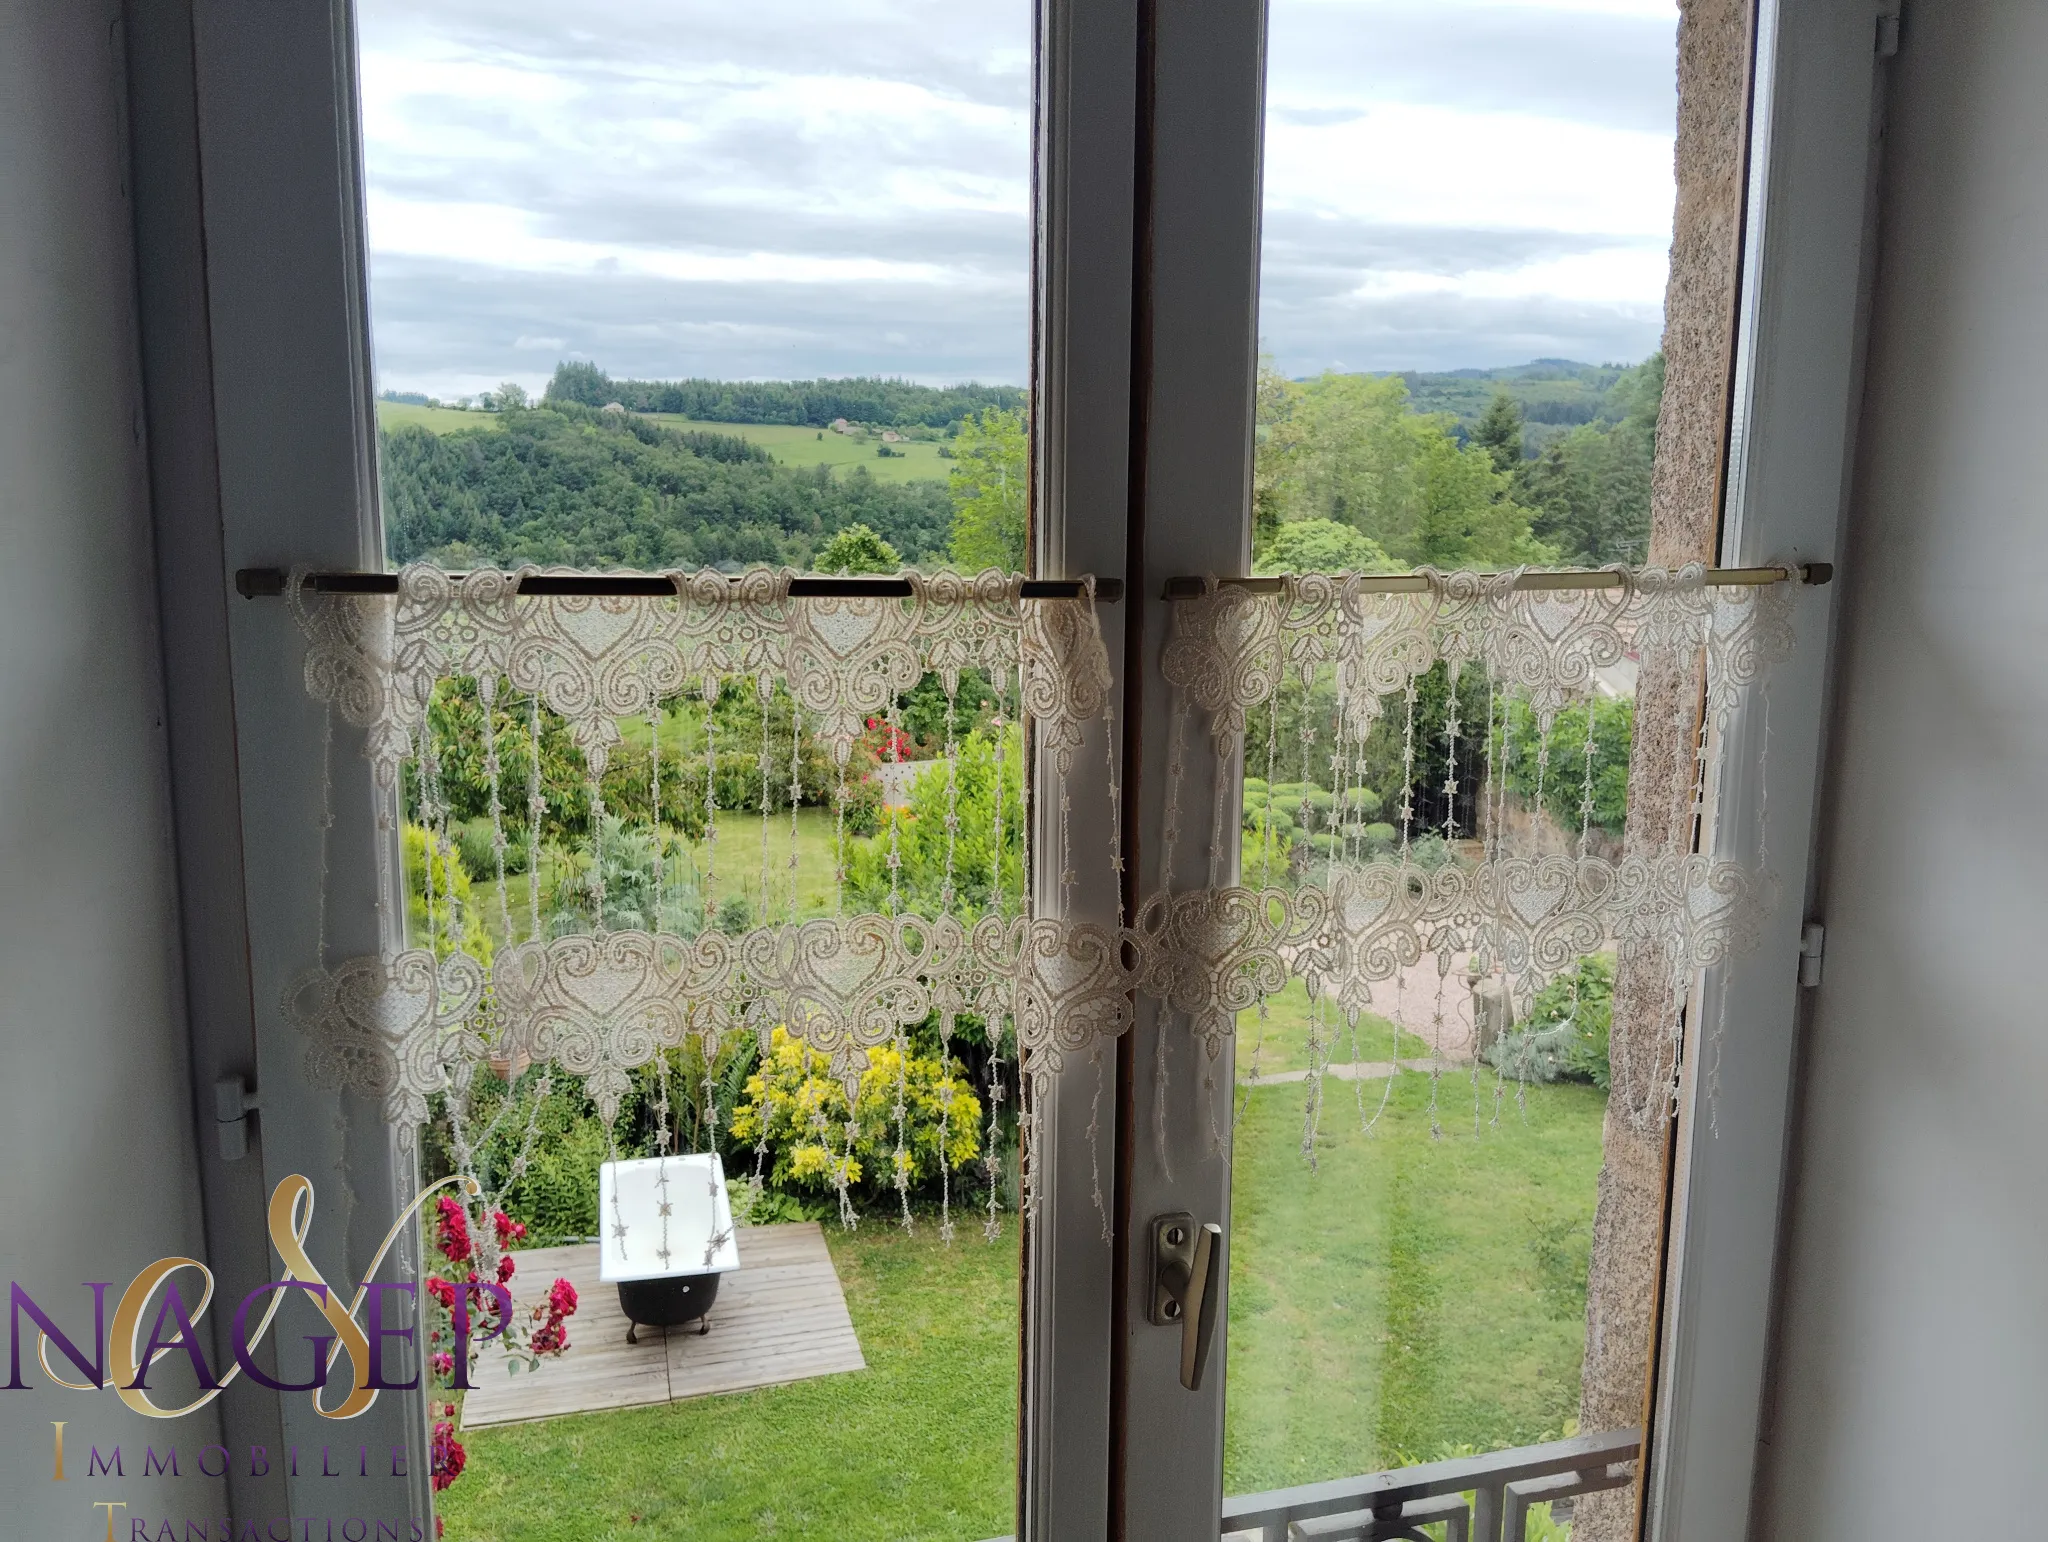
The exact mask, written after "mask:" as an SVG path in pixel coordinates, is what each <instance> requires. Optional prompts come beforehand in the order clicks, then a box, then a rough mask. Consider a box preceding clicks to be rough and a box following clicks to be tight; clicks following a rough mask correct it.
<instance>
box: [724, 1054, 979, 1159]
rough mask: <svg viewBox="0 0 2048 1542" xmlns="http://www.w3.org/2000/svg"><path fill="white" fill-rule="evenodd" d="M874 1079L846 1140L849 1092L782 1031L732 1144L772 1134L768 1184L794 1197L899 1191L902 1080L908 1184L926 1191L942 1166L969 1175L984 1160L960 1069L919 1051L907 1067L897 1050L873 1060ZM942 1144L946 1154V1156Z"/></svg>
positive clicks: (867, 1076) (752, 1085)
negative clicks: (842, 1187)
mask: <svg viewBox="0 0 2048 1542" xmlns="http://www.w3.org/2000/svg"><path fill="white" fill-rule="evenodd" d="M867 1058H868V1065H867V1069H866V1070H865V1071H864V1072H862V1073H861V1079H860V1088H859V1092H858V1094H857V1096H856V1097H855V1100H854V1106H853V1110H852V1123H853V1126H854V1128H853V1132H852V1140H851V1143H850V1149H849V1142H848V1137H847V1129H846V1126H847V1122H848V1110H847V1106H846V1089H845V1088H844V1087H843V1086H841V1085H840V1082H839V1079H838V1078H837V1077H835V1076H833V1075H832V1074H831V1069H830V1067H829V1066H828V1065H827V1064H826V1062H825V1061H824V1060H823V1059H822V1058H821V1057H819V1056H818V1055H816V1054H814V1053H813V1052H812V1051H811V1050H810V1048H809V1047H808V1046H807V1045H805V1044H802V1043H800V1042H799V1041H798V1040H796V1039H793V1038H791V1037H790V1035H789V1031H788V1030H787V1029H786V1028H777V1029H776V1030H775V1031H774V1033H773V1035H772V1036H771V1040H770V1043H769V1048H768V1053H767V1055H766V1056H765V1057H764V1059H763V1060H762V1063H761V1064H760V1065H759V1066H758V1067H757V1068H756V1069H755V1071H754V1074H753V1075H752V1076H750V1077H748V1078H747V1091H746V1097H745V1099H744V1101H742V1102H741V1103H740V1105H739V1107H738V1108H737V1109H736V1110H734V1113H733V1121H732V1139H733V1142H734V1144H735V1145H736V1146H752V1145H754V1144H755V1143H756V1142H757V1141H758V1140H759V1139H760V1138H761V1135H762V1131H763V1126H764V1124H765V1126H766V1133H767V1141H768V1153H769V1162H770V1169H769V1173H768V1178H769V1181H770V1182H771V1183H772V1184H773V1186H774V1187H775V1188H777V1189H779V1190H781V1191H783V1192H785V1193H791V1192H793V1193H811V1194H821V1195H822V1194H828V1193H831V1192H833V1191H835V1190H836V1189H837V1188H838V1187H839V1186H840V1184H841V1182H844V1184H845V1185H846V1187H848V1188H854V1189H860V1188H864V1189H867V1190H869V1191H870V1192H880V1191H884V1190H887V1189H891V1188H894V1187H895V1174H896V1171H897V1154H896V1144H897V1138H898V1124H897V1115H896V1107H897V1102H896V1100H897V1094H898V1081H899V1078H900V1079H901V1084H902V1085H901V1092H902V1097H903V1105H902V1106H903V1117H902V1132H901V1133H902V1141H903V1156H902V1177H903V1179H904V1181H905V1183H906V1184H907V1185H908V1187H910V1188H912V1189H919V1188H922V1187H923V1186H924V1184H925V1183H927V1182H928V1181H930V1180H932V1179H935V1178H936V1177H937V1176H938V1171H939V1165H940V1163H941V1162H942V1161H943V1162H944V1164H945V1165H946V1166H947V1167H948V1168H949V1169H952V1170H955V1171H957V1170H959V1169H961V1168H964V1167H966V1166H967V1165H968V1164H969V1163H970V1162H972V1161H973V1160H974V1159H975V1158H976V1157H977V1156H979V1155H980V1153H981V1100H980V1099H979V1098H977V1097H975V1095H974V1094H973V1092H972V1091H970V1090H969V1088H968V1085H967V1082H966V1080H965V1078H964V1077H962V1076H961V1075H960V1074H959V1073H958V1068H957V1066H955V1065H953V1064H951V1063H949V1064H948V1065H947V1067H946V1068H945V1069H943V1070H942V1069H941V1067H940V1064H939V1061H938V1060H937V1059H936V1058H926V1057H924V1056H920V1055H918V1054H916V1053H915V1052H914V1051H913V1052H912V1053H911V1054H910V1055H909V1056H908V1057H907V1058H906V1057H905V1056H903V1055H900V1054H898V1052H897V1051H896V1050H895V1048H893V1047H892V1046H889V1045H883V1046H880V1047H878V1048H875V1049H871V1050H869V1051H868V1052H867ZM942 1136H943V1142H944V1149H943V1151H942V1150H941V1140H942Z"/></svg>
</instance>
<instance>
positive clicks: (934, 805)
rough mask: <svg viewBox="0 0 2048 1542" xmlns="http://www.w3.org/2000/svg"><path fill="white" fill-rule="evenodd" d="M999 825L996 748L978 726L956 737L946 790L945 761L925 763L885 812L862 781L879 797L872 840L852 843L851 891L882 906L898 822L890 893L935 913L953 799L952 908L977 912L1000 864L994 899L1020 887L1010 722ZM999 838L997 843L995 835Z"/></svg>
mask: <svg viewBox="0 0 2048 1542" xmlns="http://www.w3.org/2000/svg"><path fill="white" fill-rule="evenodd" d="M1001 753H1002V757H1003V759H1002V773H1001V774H1002V793H1003V807H1002V829H1001V830H1000V831H998V830H997V828H996V799H995V794H996V776H997V767H996V755H997V746H996V743H995V739H994V736H993V735H992V734H988V733H984V732H982V731H980V730H978V729H977V730H976V731H975V732H973V733H971V734H969V735H967V736H966V737H965V738H964V739H962V740H961V741H960V748H959V755H958V757H957V773H958V777H959V782H958V786H957V789H956V790H955V792H954V793H953V794H951V795H950V796H951V803H950V805H949V801H948V799H949V794H948V791H947V787H946V763H945V762H944V761H943V760H935V761H932V762H930V763H929V764H928V765H927V766H926V767H925V769H924V770H922V771H920V772H919V773H918V774H917V775H916V776H914V777H912V778H911V782H910V786H909V788H908V790H907V791H906V793H905V797H906V799H907V804H906V806H905V807H902V808H895V809H890V810H888V811H887V817H886V819H885V818H884V817H883V812H882V810H881V809H880V807H879V800H880V796H881V789H880V788H879V787H878V786H876V785H875V784H873V783H864V784H862V785H863V786H864V787H866V788H867V789H868V790H869V791H871V792H872V793H873V794H874V796H875V798H876V800H877V805H876V809H875V817H874V822H873V824H871V825H870V826H869V827H868V832H865V833H868V834H870V835H871V838H870V839H867V840H863V841H861V842H860V843H859V844H853V843H849V845H848V850H847V854H846V887H847V895H848V898H850V899H852V900H853V901H855V902H856V903H858V904H860V905H862V906H864V907H867V908H870V909H875V910H881V909H884V908H886V906H887V905H888V902H889V896H890V894H891V892H892V885H891V884H890V882H889V874H890V869H889V865H888V864H889V856H890V840H889V836H890V826H891V825H893V826H894V829H895V837H896V839H895V854H896V856H897V858H898V860H899V862H900V864H901V865H900V866H899V867H898V868H897V869H896V870H895V871H896V883H895V884H894V886H893V892H894V893H896V894H898V895H899V896H900V897H901V899H902V901H903V906H904V908H905V909H906V910H909V911H912V912H914V913H916V914H918V915H923V916H936V915H938V914H939V912H940V911H941V909H942V908H944V907H943V904H942V901H943V898H944V894H945V886H946V849H947V840H946V814H947V810H948V807H949V806H950V807H951V808H952V809H953V810H954V812H955V815H956V817H957V820H958V828H957V830H956V831H955V834H954V839H953V842H952V850H953V903H952V909H953V912H954V914H956V915H959V916H963V917H971V916H977V915H979V914H980V913H981V912H982V910H983V909H985V908H986V907H987V905H988V904H989V902H990V899H991V897H992V896H991V890H992V888H996V885H995V882H994V878H995V870H996V868H997V866H998V863H1000V867H1001V884H1000V887H999V890H998V892H996V893H995V894H994V896H993V897H994V898H995V899H996V900H997V901H998V902H1000V903H1002V904H1003V905H1004V906H1005V907H1007V906H1009V905H1012V904H1014V903H1015V902H1014V900H1013V899H1012V898H1010V896H1014V895H1015V894H1016V893H1017V892H1018V890H1019V889H1020V888H1021V887H1022V886H1023V867H1022V865H1021V864H1022V862H1023V852H1024V800H1023V797H1022V795H1021V794H1022V790H1023V787H1024V741H1023V736H1022V735H1021V734H1019V732H1018V731H1017V729H1016V727H1015V726H1014V725H1012V726H1010V727H1006V728H1005V729H1004V730H1003V742H1002V747H1001ZM846 825H847V832H848V833H849V834H862V833H864V832H862V831H860V830H859V829H858V827H857V826H856V824H855V821H854V817H853V810H852V809H851V807H849V809H848V811H847V820H846ZM998 841H1000V842H1001V846H1000V849H998V845H997V842H998Z"/></svg>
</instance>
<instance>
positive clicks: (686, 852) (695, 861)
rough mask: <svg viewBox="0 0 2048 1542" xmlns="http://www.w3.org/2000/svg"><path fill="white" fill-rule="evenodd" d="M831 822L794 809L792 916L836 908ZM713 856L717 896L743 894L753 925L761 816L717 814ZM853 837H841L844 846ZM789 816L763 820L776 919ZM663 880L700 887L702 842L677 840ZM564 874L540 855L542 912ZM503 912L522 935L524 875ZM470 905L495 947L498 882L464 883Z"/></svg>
mask: <svg viewBox="0 0 2048 1542" xmlns="http://www.w3.org/2000/svg"><path fill="white" fill-rule="evenodd" d="M835 829H836V825H835V821H834V819H833V816H832V811H831V810H830V809H824V808H800V809H798V810H797V813H796V831H797V834H796V857H797V869H796V904H797V918H798V919H799V920H808V919H809V918H811V917H812V916H826V915H830V914H832V912H833V909H834V908H835V904H836V900H837V894H838V888H837V883H836V881H835V878H834V874H835V872H836V864H837V859H836V857H835V855H834V852H835V847H836V843H835V838H834V835H835ZM718 836H719V838H718V853H717V868H716V874H715V876H716V889H715V894H716V896H717V898H719V899H720V900H723V899H724V898H725V897H726V896H728V895H732V894H743V895H745V896H746V899H747V906H748V909H749V911H750V912H751V913H752V914H753V916H754V917H755V918H756V919H757V920H759V919H760V918H761V916H762V907H761V892H762V889H761V865H762V864H761V855H762V842H761V816H760V814H759V813H755V814H752V815H748V814H738V813H727V814H723V815H721V816H720V819H719V827H718ZM852 840H853V838H852V837H849V838H848V845H849V847H850V846H851V845H852ZM789 855H790V842H789V812H788V810H786V809H785V810H784V811H783V812H782V813H780V814H773V815H770V816H769V820H768V842H767V856H768V888H767V894H768V911H767V914H768V919H771V920H780V919H782V918H783V917H784V916H785V915H786V914H787V906H788V901H789ZM669 862H670V864H671V866H670V868H669V876H670V880H671V881H672V882H676V883H684V884H694V885H697V886H699V887H701V886H702V883H703V879H704V876H705V872H706V868H707V867H708V866H709V862H710V851H709V848H708V846H707V845H706V843H705V842H702V841H678V842H677V843H676V846H675V848H674V849H673V850H672V853H671V855H670V858H669ZM569 872H570V867H569V864H568V862H567V861H565V860H564V857H563V854H562V853H561V852H558V851H556V850H553V849H552V848H548V849H544V850H543V851H542V852H541V861H540V886H541V909H542V910H543V912H548V911H550V910H551V909H552V905H553V900H552V895H553V893H554V891H555V888H556V885H557V884H558V883H560V881H561V880H562V879H563V878H564V877H566V876H567V875H568V874H569ZM505 901H506V905H505V908H506V909H507V910H508V911H509V912H510V913H511V920H512V940H515V941H516V940H519V939H523V938H524V937H525V936H526V935H527V930H528V924H527V916H528V915H529V913H530V912H529V909H528V879H527V875H526V874H524V873H509V874H507V875H506V878H505ZM469 903H470V904H472V905H480V906H481V907H482V920H483V926H484V930H485V931H486V932H487V933H489V934H490V938H491V941H492V943H493V944H494V945H500V946H501V945H503V944H504V943H505V941H506V940H507V939H506V937H505V935H504V931H505V929H504V927H503V925H502V924H501V922H500V919H499V914H498V890H497V880H496V879H495V878H494V877H490V876H486V877H483V878H478V879H474V880H472V882H471V885H470V900H469Z"/></svg>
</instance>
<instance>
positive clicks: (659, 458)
mask: <svg viewBox="0 0 2048 1542" xmlns="http://www.w3.org/2000/svg"><path fill="white" fill-rule="evenodd" d="M416 410H420V409H416ZM424 410H431V409H424ZM447 416H450V417H465V418H470V419H471V420H472V421H474V420H476V419H478V418H481V421H480V422H476V423H475V426H473V427H462V428H458V429H456V430H454V431H452V432H448V431H443V432H439V433H437V432H435V430H434V429H433V428H431V427H428V426H426V425H425V424H423V423H419V422H413V423H402V424H399V425H397V426H394V427H387V428H384V429H382V430H381V431H380V433H379V435H378V439H379V445H380V451H381V454H380V457H379V458H380V463H381V469H382V481H383V490H384V525H385V540H386V544H387V546H388V548H389V553H390V556H391V558H392V560H394V561H397V562H416V561H420V560H422V559H427V560H433V561H438V562H442V563H445V564H447V565H449V566H456V567H459V566H465V565H468V564H471V563H475V562H478V561H492V562H499V563H517V562H527V561H531V562H543V563H568V564H573V565H576V566H579V567H595V568H604V567H637V568H653V569H661V568H670V567H680V568H693V567H699V566H706V565H718V564H748V563H770V564H780V563H785V562H787V563H790V564H792V565H795V566H798V567H802V566H806V565H808V563H809V561H810V556H811V553H812V552H813V551H814V550H815V549H816V548H817V547H818V546H820V545H822V544H823V543H824V542H825V541H826V540H829V539H830V538H831V536H832V535H833V534H834V533H836V532H837V531H839V530H841V529H844V528H845V527H846V526H847V525H850V524H855V523H860V524H865V525H867V526H868V527H869V528H870V529H872V530H874V531H875V532H876V533H877V534H879V535H881V536H882V537H883V539H885V540H887V541H888V542H890V544H892V545H893V546H894V547H895V548H896V549H897V550H898V551H899V552H900V553H902V555H903V558H904V560H905V561H909V562H917V561H921V560H926V559H930V558H936V557H939V556H941V555H943V553H944V550H945V546H946V541H947V537H948V535H949V533H950V531H951V528H952V516H953V510H952V500H951V498H950V496H949V494H948V491H947V487H946V484H945V483H944V482H943V481H939V480H936V479H933V478H929V477H928V478H926V479H924V480H921V481H913V482H903V483H889V482H883V481H881V480H880V479H878V478H876V477H873V476H870V475H868V473H867V470H866V468H865V467H864V466H857V467H854V468H853V469H852V470H851V471H849V472H843V473H841V474H838V475H835V474H834V473H833V469H832V468H831V467H830V466H826V465H815V466H810V467H796V466H788V465H781V464H778V463H777V462H776V460H775V459H774V458H773V457H772V456H771V455H770V453H769V452H768V450H767V449H765V448H763V447H762V446H760V445H757V444H752V443H749V442H748V441H747V440H746V439H745V438H742V437H741V436H739V435H736V434H722V433H705V432H701V431H686V430H682V429H677V428H673V427H668V426H664V425H662V424H659V423H655V422H651V421H649V420H648V419H646V418H644V417H641V416H639V415H637V414H634V413H621V412H601V411H598V412H594V411H592V410H591V409H590V408H588V407H584V406H580V405H577V404H575V403H572V402H559V401H556V402H543V403H541V404H540V405H539V406H537V407H532V408H513V409H511V410H507V411H502V412H498V413H495V414H492V415H490V416H488V417H484V416H483V415H481V414H464V413H449V414H447ZM885 464H886V463H885Z"/></svg>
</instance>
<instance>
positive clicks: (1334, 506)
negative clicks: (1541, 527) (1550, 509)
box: [1253, 372, 1552, 567]
mask: <svg viewBox="0 0 2048 1542" xmlns="http://www.w3.org/2000/svg"><path fill="white" fill-rule="evenodd" d="M1260 388H1261V402H1260V409H1261V418H1262V428H1263V435H1264V436H1263V437H1262V438H1261V440H1260V442H1259V459H1260V462H1261V464H1260V465H1258V466H1256V467H1255V468H1254V475H1253V487H1254V504H1255V508H1257V509H1258V510H1259V513H1260V517H1261V518H1267V519H1271V520H1273V521H1276V522H1281V523H1284V522H1286V521H1296V520H1328V521H1330V522H1332V523H1335V524H1341V525H1350V526H1353V527H1355V528H1356V529H1357V530H1358V531H1359V532H1360V533H1361V534H1363V535H1365V536H1367V537H1369V538H1371V539H1372V540H1374V541H1376V542H1378V543H1379V546H1380V547H1381V549H1382V550H1383V551H1385V553H1386V554H1387V555H1388V556H1389V557H1390V558H1392V559H1393V560H1395V561H1397V562H1406V563H1417V562H1429V563H1435V564H1438V565H1440V566H1477V567H1506V566H1512V565H1514V564H1517V563H1525V562H1539V561H1542V560H1544V559H1545V558H1546V557H1548V556H1550V555H1552V553H1550V552H1549V551H1548V549H1547V548H1546V547H1545V546H1544V545H1542V544H1541V543H1539V542H1536V541H1535V540H1533V539H1532V538H1531V533H1530V529H1529V518H1528V513H1527V511H1526V510H1525V509H1524V508H1523V507H1522V506H1521V505H1520V504H1519V503H1517V502H1516V501H1515V500H1514V498H1513V496H1512V493H1513V483H1512V481H1511V480H1510V479H1509V478H1508V477H1506V476H1504V475H1503V474H1502V473H1500V472H1499V471H1497V470H1496V469H1495V467H1494V464H1493V460H1492V458H1491V457H1490V456H1489V455H1488V454H1487V452H1486V451H1485V450H1483V449H1480V448H1478V447H1477V446H1462V447H1461V446H1460V445H1459V443H1458V441H1457V440H1456V438H1454V437H1453V435H1452V432H1451V430H1452V427H1453V421H1452V420H1451V419H1450V418H1448V417H1444V416H1440V415H1437V414H1434V413H1418V412H1414V411H1412V410H1411V409H1410V406H1409V401H1408V387H1407V385H1406V384H1405V383H1404V382H1403V381H1402V380H1401V379H1400V377H1398V376H1391V375H1389V376H1372V375H1339V374H1335V373H1325V374H1323V375H1321V376H1319V377H1317V378H1316V379H1314V380H1306V381H1286V382H1280V381H1277V379H1275V378H1272V377H1270V372H1269V376H1268V377H1264V378H1262V379H1261V382H1260ZM1274 528H1276V529H1277V528H1278V525H1277V524H1276V525H1275V526H1274Z"/></svg>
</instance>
